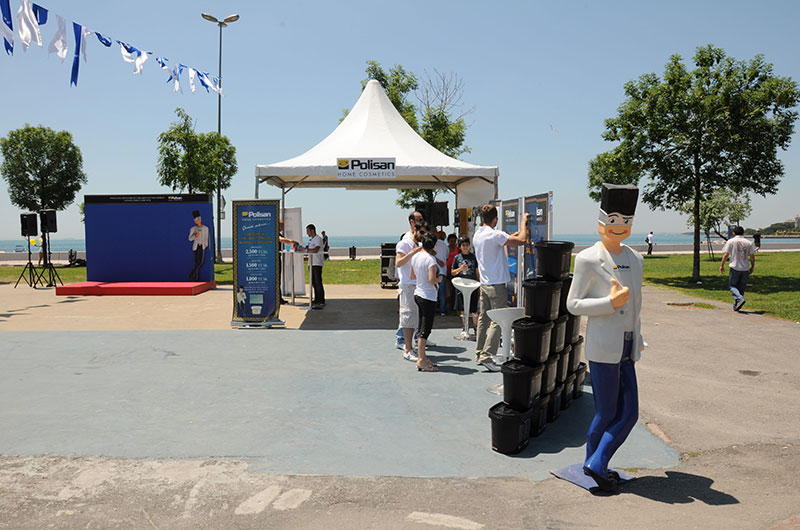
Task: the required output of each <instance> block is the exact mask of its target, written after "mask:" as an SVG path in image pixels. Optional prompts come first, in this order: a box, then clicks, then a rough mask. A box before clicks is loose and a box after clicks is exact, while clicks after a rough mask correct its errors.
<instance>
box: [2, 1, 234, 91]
mask: <svg viewBox="0 0 800 530" xmlns="http://www.w3.org/2000/svg"><path fill="white" fill-rule="evenodd" d="M18 1H19V4H20V5H19V9H18V10H17V27H16V28H14V21H13V18H12V11H11V2H10V0H0V15H2V16H0V36H2V39H3V44H4V47H5V50H6V53H7V54H8V55H14V36H15V35H14V33H15V29H16V34H17V35H16V36H17V37H18V38H19V41H20V42H21V43H22V48H23V51H27V49H28V48H29V47H30V45H31V43H36V44H38V45H39V46H42V34H41V26H44V25H45V24H47V22H48V20H49V19H50V18H51V15H55V17H56V24H55V26H56V28H55V33H54V35H53V37H52V39H51V40H50V43H49V45H48V47H47V51H48V54H52V53H55V54H56V55H57V56H58V58H59V59H60V60H61V62H64V61H65V60H66V58H67V54H68V53H69V43H68V35H67V21H66V19H64V17H62V16H60V15H59V14H57V13H51V12H50V10H49V9H47V8H45V7H42V6H41V5H39V4H35V3H32V0H18ZM51 26H52V25H51ZM72 31H73V35H74V39H75V49H74V52H73V59H72V69H71V74H70V85H72V86H78V75H79V73H80V57H81V55H83V62H84V63H86V62H87V56H86V41H87V38H88V37H89V36H90V35H92V34H94V35H96V36H97V40H98V42H100V43H101V44H102V45H103V46H105V47H106V48H110V47H111V45H112V44H113V43H114V41H113V40H112V39H111V38H109V37H107V36H106V35H107V34H106V35H103V34H101V33H98V32H95V31H92V30H90V29H88V28H86V27H85V26H83V25H82V24H78V23H77V22H74V21H73V22H72ZM116 42H117V44H119V46H120V53H121V54H122V59H123V60H124V61H125V62H127V63H131V64H133V73H134V74H140V75H141V74H142V72H143V68H144V63H146V62H147V59H148V58H149V57H150V55H153V52H146V51H142V50H140V49H139V48H137V47H135V46H133V45H130V44H127V43H125V42H122V41H119V40H118V41H116ZM155 60H156V62H157V63H158V65H159V67H160V68H161V69H162V70H166V71H167V73H168V74H169V78H168V79H167V83H172V87H173V91H175V92H180V93H181V94H183V88H182V87H181V76H182V75H183V71H184V70H188V77H189V88H190V90H191V91H192V93H194V92H195V91H196V90H197V86H196V83H195V82H196V81H197V82H199V83H200V86H202V87H203V88H205V89H206V92H214V93H215V94H219V95H222V87H221V86H220V84H221V81H220V79H219V78H218V77H214V78H213V79H212V78H211V77H210V76H209V74H208V72H203V71H201V70H198V69H196V68H192V67H189V66H186V65H185V64H181V63H176V64H174V65H170V64H168V63H169V60H168V59H167V58H166V57H155Z"/></svg>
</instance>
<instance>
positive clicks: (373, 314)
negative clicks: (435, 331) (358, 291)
mask: <svg viewBox="0 0 800 530" xmlns="http://www.w3.org/2000/svg"><path fill="white" fill-rule="evenodd" d="M299 329H302V330H364V329H385V330H395V331H396V330H397V300H395V299H394V298H333V299H331V298H328V299H327V300H326V305H325V308H324V309H321V310H319V311H309V312H308V313H307V314H306V316H305V318H304V319H303V323H302V324H300V328H299ZM390 341H391V337H387V344H388V343H389V342H390Z"/></svg>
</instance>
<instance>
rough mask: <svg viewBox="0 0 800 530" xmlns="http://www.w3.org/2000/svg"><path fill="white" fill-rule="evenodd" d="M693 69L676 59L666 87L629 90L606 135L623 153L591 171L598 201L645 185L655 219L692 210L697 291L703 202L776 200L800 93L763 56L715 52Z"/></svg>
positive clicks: (655, 84)
mask: <svg viewBox="0 0 800 530" xmlns="http://www.w3.org/2000/svg"><path fill="white" fill-rule="evenodd" d="M694 66H695V68H694V69H692V70H689V69H687V67H686V66H685V65H684V64H683V62H682V59H681V57H680V56H678V55H673V56H672V57H671V58H670V60H669V61H668V62H667V64H666V68H665V71H664V76H663V79H662V78H659V77H658V76H657V75H656V74H654V73H651V74H645V75H642V76H641V77H639V79H637V80H633V81H629V82H628V83H626V84H625V96H626V99H625V101H623V102H622V104H621V105H620V106H619V108H618V111H617V116H616V117H613V118H609V119H607V120H606V122H605V126H606V130H605V132H604V133H603V138H604V139H606V140H608V141H612V142H619V144H618V145H617V146H616V147H615V148H614V149H612V150H611V151H609V152H607V153H602V154H600V155H598V156H597V157H596V158H595V159H594V160H592V161H591V162H590V163H589V189H590V195H591V196H593V197H596V196H597V192H598V190H599V188H600V185H601V184H602V182H603V181H607V182H626V183H638V182H639V180H640V179H641V178H642V177H646V179H647V182H646V184H645V185H644V187H643V193H642V199H643V201H644V202H645V203H647V204H648V205H649V206H650V207H651V208H652V209H656V208H659V209H661V210H665V209H673V210H680V209H681V208H682V207H683V205H684V204H685V203H686V202H687V201H689V202H691V205H692V211H691V215H692V221H693V227H694V260H693V267H692V280H693V281H696V280H698V279H699V277H700V229H701V217H700V206H701V204H702V202H703V199H704V198H705V197H708V196H709V195H710V194H711V193H712V192H713V191H714V190H715V189H728V190H731V191H733V192H735V193H744V192H753V193H757V194H759V195H761V196H764V195H766V194H768V193H769V194H772V193H775V192H776V190H777V186H778V184H779V182H780V180H781V177H782V176H783V172H784V170H783V164H782V163H781V161H780V160H779V159H778V156H777V151H778V148H781V149H784V150H785V149H786V148H787V147H788V146H789V142H790V140H791V136H792V134H793V132H794V122H795V120H796V119H797V111H796V110H795V107H796V106H797V103H798V99H800V91H799V90H798V86H797V83H796V82H794V81H793V80H792V79H791V78H788V77H779V76H776V75H775V74H774V73H773V68H772V65H771V64H769V63H767V62H765V60H764V57H763V56H761V55H757V56H756V57H755V58H753V59H751V60H750V61H737V60H735V59H733V58H731V57H727V56H726V55H725V52H724V50H722V49H720V48H715V47H714V46H712V45H708V46H704V47H700V48H698V49H697V50H696V53H695V55H694Z"/></svg>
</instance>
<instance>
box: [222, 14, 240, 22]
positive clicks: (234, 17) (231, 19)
mask: <svg viewBox="0 0 800 530" xmlns="http://www.w3.org/2000/svg"><path fill="white" fill-rule="evenodd" d="M237 20H239V15H228V16H227V17H225V20H223V22H227V23H228V24H230V23H231V22H236V21H237Z"/></svg>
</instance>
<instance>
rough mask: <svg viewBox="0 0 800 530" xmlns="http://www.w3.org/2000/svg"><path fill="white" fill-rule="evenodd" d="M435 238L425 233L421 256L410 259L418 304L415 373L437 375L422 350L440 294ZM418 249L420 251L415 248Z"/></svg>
mask: <svg viewBox="0 0 800 530" xmlns="http://www.w3.org/2000/svg"><path fill="white" fill-rule="evenodd" d="M437 240H438V239H437V237H436V234H434V233H433V232H426V233H425V234H424V235H423V236H422V247H421V248H422V252H416V253H415V254H414V256H413V257H412V258H411V270H410V275H411V280H413V281H415V282H416V285H415V287H414V302H415V303H416V304H417V312H418V314H419V316H418V319H417V321H418V323H417V329H418V330H419V337H418V339H417V341H418V342H417V344H418V346H417V356H418V360H417V370H419V371H420V372H436V371H438V368H437V367H436V364H435V363H433V362H431V360H430V359H428V355H427V353H426V351H425V346H426V344H427V342H428V337H429V336H430V334H431V330H432V329H433V320H434V318H435V317H436V298H437V294H439V288H438V287H437V284H439V283H441V281H442V275H441V274H440V273H439V270H440V267H439V265H438V263H436V258H435V257H434V253H435V247H436V241H437ZM418 248H420V247H418Z"/></svg>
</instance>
